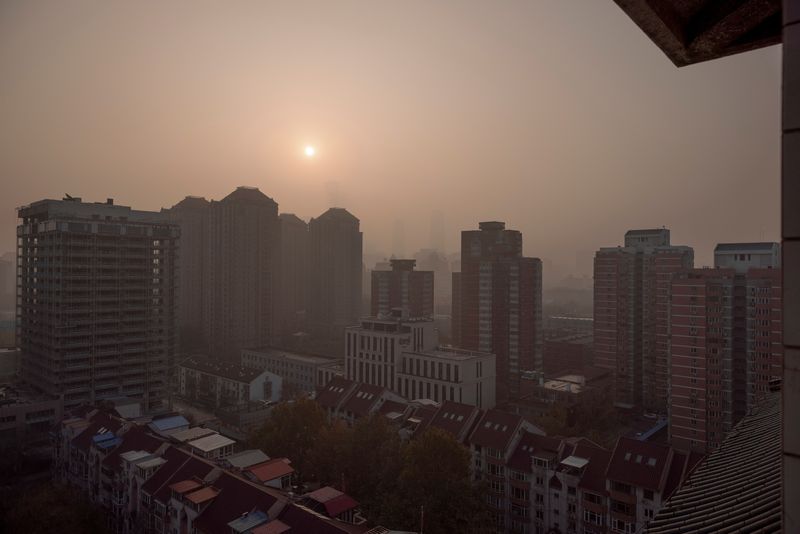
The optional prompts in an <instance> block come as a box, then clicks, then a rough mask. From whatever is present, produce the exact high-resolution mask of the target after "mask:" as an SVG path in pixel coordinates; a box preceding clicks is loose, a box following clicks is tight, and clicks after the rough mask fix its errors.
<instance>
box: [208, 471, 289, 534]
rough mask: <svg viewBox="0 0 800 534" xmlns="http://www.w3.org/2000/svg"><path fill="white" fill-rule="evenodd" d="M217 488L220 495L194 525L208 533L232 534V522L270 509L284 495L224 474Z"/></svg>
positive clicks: (216, 484) (215, 485) (216, 482)
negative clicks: (224, 533) (257, 511)
mask: <svg viewBox="0 0 800 534" xmlns="http://www.w3.org/2000/svg"><path fill="white" fill-rule="evenodd" d="M214 487H215V488H217V489H218V490H219V494H218V495H217V497H216V498H215V499H214V500H213V501H211V504H209V505H208V506H207V507H206V509H205V510H203V511H202V512H201V513H200V515H199V516H197V519H196V520H195V523H194V525H195V527H197V530H198V531H200V532H205V533H206V534H217V533H218V532H230V527H228V523H230V522H231V521H233V520H234V519H236V518H238V517H241V515H242V514H243V513H245V512H247V513H249V512H252V511H253V510H264V511H267V510H269V509H270V507H271V506H272V505H273V504H275V503H276V502H277V500H278V496H280V493H278V492H277V491H273V490H271V489H270V488H267V487H265V486H260V485H257V484H254V483H252V482H248V481H247V480H244V479H241V478H238V477H236V476H234V475H232V474H230V473H224V472H223V473H222V474H221V475H220V476H219V478H217V479H216V480H215V481H214ZM289 524H291V523H289ZM301 532H302V531H301Z"/></svg>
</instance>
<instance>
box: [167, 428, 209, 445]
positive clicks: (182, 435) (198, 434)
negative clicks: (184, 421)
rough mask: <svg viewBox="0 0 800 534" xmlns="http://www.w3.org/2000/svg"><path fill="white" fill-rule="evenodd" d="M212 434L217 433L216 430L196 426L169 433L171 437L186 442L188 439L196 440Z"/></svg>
mask: <svg viewBox="0 0 800 534" xmlns="http://www.w3.org/2000/svg"><path fill="white" fill-rule="evenodd" d="M210 434H216V431H214V430H211V429H210V428H203V427H199V426H195V427H192V428H187V429H186V430H178V431H175V432H170V433H169V434H168V435H169V437H170V439H173V440H175V441H177V442H180V443H186V442H187V441H194V440H196V439H200V438H202V437H203V436H208V435H210Z"/></svg>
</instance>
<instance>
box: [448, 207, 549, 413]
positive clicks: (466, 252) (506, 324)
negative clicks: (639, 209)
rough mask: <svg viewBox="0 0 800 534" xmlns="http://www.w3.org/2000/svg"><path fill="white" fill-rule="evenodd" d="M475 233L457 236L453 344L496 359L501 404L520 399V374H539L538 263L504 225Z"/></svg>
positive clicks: (493, 224) (518, 235) (519, 237)
mask: <svg viewBox="0 0 800 534" xmlns="http://www.w3.org/2000/svg"><path fill="white" fill-rule="evenodd" d="M479 228H480V229H479V230H466V231H463V232H461V272H460V273H454V275H453V306H454V309H453V331H454V332H453V333H454V341H455V343H456V344H457V345H458V346H460V347H462V348H465V349H469V350H476V351H481V352H488V353H493V354H495V355H496V359H497V368H496V369H497V399H498V402H503V401H504V400H507V399H508V398H509V397H515V396H517V395H518V394H519V381H520V376H521V374H522V373H524V372H525V371H533V370H541V369H542V342H543V339H542V337H543V334H542V262H541V261H540V260H539V259H538V258H524V257H523V256H522V234H521V233H520V232H519V231H517V230H506V228H505V223H502V222H482V223H480V226H479ZM456 308H457V309H456Z"/></svg>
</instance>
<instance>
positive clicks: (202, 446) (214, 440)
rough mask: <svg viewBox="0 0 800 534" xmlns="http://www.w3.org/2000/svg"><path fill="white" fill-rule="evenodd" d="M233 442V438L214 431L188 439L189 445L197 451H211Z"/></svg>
mask: <svg viewBox="0 0 800 534" xmlns="http://www.w3.org/2000/svg"><path fill="white" fill-rule="evenodd" d="M234 443H236V442H235V441H234V440H232V439H230V438H226V437H225V436H223V435H222V434H217V433H216V432H215V433H214V434H211V435H209V436H205V437H203V438H200V439H196V440H194V441H190V442H189V446H190V447H192V448H193V449H197V450H198V451H202V452H211V451H214V450H216V449H221V448H223V447H227V446H228V445H233V444H234Z"/></svg>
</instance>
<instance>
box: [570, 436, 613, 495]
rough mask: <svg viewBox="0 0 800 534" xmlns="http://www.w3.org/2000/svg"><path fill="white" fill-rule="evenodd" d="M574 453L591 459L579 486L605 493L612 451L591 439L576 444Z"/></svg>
mask: <svg viewBox="0 0 800 534" xmlns="http://www.w3.org/2000/svg"><path fill="white" fill-rule="evenodd" d="M572 455H573V456H577V457H579V458H585V459H587V460H589V464H588V465H587V466H586V467H585V468H584V469H583V475H582V476H581V480H580V482H579V483H578V487H579V488H581V489H583V490H587V491H591V492H592V493H597V494H599V495H605V493H606V470H607V469H608V462H610V461H611V451H609V450H607V449H604V448H602V447H600V446H599V445H597V444H595V443H592V442H591V441H589V440H581V441H580V442H578V444H577V445H576V446H575V450H574V451H573V452H572Z"/></svg>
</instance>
